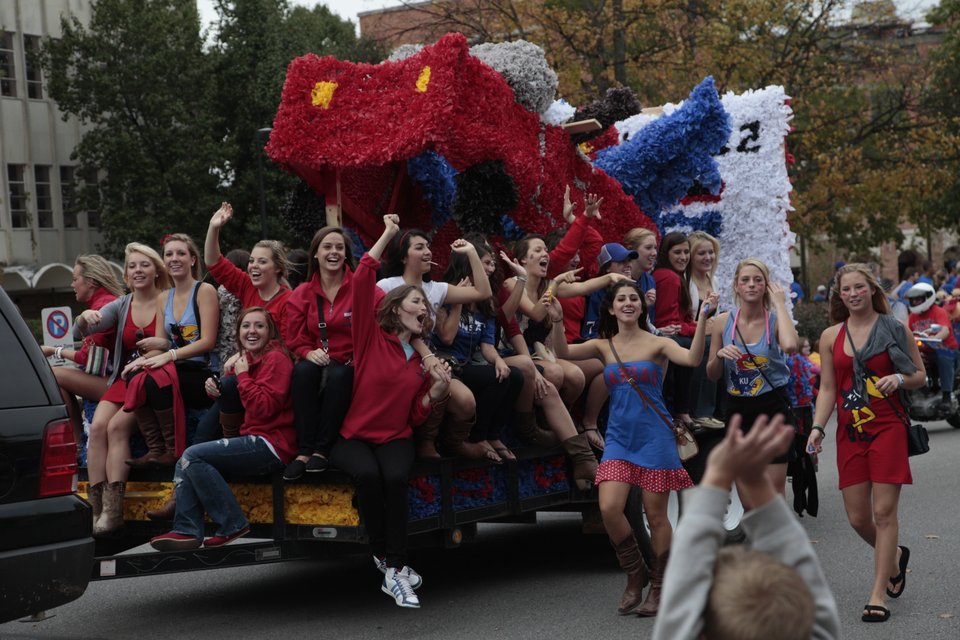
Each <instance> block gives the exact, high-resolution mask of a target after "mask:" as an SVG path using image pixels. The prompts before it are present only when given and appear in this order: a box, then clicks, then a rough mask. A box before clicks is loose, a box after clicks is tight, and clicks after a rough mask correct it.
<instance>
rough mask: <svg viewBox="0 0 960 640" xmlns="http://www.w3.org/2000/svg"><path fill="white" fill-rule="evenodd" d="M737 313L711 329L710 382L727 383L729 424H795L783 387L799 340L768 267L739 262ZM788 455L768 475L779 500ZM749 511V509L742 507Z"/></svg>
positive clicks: (735, 297)
mask: <svg viewBox="0 0 960 640" xmlns="http://www.w3.org/2000/svg"><path fill="white" fill-rule="evenodd" d="M733 300H734V302H735V303H736V304H737V308H736V309H735V310H734V311H730V312H728V313H721V314H720V315H719V316H717V318H716V320H715V321H714V323H713V336H712V338H711V341H710V359H709V360H708V361H707V376H709V378H710V379H711V380H720V379H721V378H722V379H723V385H724V387H725V388H726V393H727V398H726V415H725V421H726V423H727V424H729V423H730V418H731V417H732V416H733V415H734V414H736V413H739V414H740V416H741V418H742V422H741V425H742V428H744V429H749V428H750V425H752V424H753V423H754V422H755V421H756V419H757V416H759V415H767V416H770V417H772V416H774V415H776V414H778V413H781V414H784V418H785V421H786V423H787V424H792V425H793V426H794V427H796V424H794V418H793V412H792V410H791V408H790V401H789V399H788V396H787V392H786V389H785V387H786V386H787V384H788V382H789V379H790V371H789V369H788V367H787V363H786V356H785V355H784V352H788V353H793V352H795V351H796V350H797V346H798V345H799V344H800V337H799V336H798V335H797V330H796V329H795V328H794V326H793V322H792V321H791V319H790V314H789V313H787V307H786V294H785V293H784V289H783V287H781V286H780V285H778V284H777V283H775V282H771V281H770V271H769V269H767V265H765V264H764V263H763V262H761V261H759V260H757V259H755V258H748V259H746V260H741V261H740V263H739V264H738V265H737V269H736V272H735V273H734V278H733ZM787 462H788V452H784V454H783V455H781V456H778V457H777V458H775V459H774V460H772V461H771V463H770V466H769V467H768V468H767V475H768V476H769V477H770V480H771V481H772V482H773V486H774V487H776V488H777V491H779V492H780V493H781V494H783V493H784V489H785V485H786V481H787ZM744 506H747V507H749V506H750V505H744Z"/></svg>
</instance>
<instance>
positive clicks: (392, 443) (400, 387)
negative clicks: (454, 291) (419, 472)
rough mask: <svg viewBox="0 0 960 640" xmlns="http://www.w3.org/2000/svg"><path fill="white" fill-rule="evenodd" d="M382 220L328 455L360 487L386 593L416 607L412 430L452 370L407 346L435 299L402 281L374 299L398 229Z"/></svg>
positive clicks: (365, 269) (365, 264) (356, 292)
mask: <svg viewBox="0 0 960 640" xmlns="http://www.w3.org/2000/svg"><path fill="white" fill-rule="evenodd" d="M383 222H384V225H385V228H384V231H383V234H382V235H381V236H380V238H379V239H378V240H377V241H376V243H374V245H373V247H371V248H370V251H369V252H368V253H367V254H366V255H364V256H363V258H362V259H361V260H360V264H359V265H358V266H357V271H356V273H355V274H354V276H353V329H352V331H353V349H354V359H355V362H356V369H355V372H354V384H353V395H354V398H353V402H352V403H351V404H350V409H349V410H348V411H347V417H346V418H345V419H344V421H343V427H342V428H341V430H340V435H341V436H342V437H341V438H340V439H339V440H337V442H336V444H334V445H333V451H332V452H331V454H330V460H331V462H332V463H333V464H334V465H335V466H336V467H338V468H340V469H343V470H344V471H345V472H346V473H348V474H349V475H350V476H352V477H353V480H354V483H355V484H356V487H357V503H358V507H359V510H360V517H361V519H362V521H363V525H364V527H366V530H367V533H368V534H369V536H370V546H371V547H372V548H373V554H374V563H375V564H376V566H377V567H378V568H379V569H380V570H381V571H382V572H383V573H384V577H383V582H382V584H381V590H382V591H383V592H384V593H386V594H387V595H389V596H390V597H392V598H393V599H394V601H395V602H396V604H397V605H398V606H400V607H410V608H419V606H420V600H419V599H418V598H417V595H416V593H414V589H416V588H417V587H419V586H420V584H421V583H422V579H421V577H420V575H419V574H417V572H416V571H414V570H413V569H411V568H410V567H409V566H407V564H406V561H407V520H408V501H407V486H408V482H409V477H410V468H411V467H412V466H413V461H414V457H415V447H414V443H413V429H412V427H413V426H416V425H418V424H420V423H422V422H423V421H424V420H425V419H426V418H427V416H428V415H429V414H430V412H431V409H432V408H433V406H434V405H435V404H437V403H439V402H441V401H443V400H444V399H446V398H447V396H448V395H449V393H450V377H449V376H450V371H449V368H448V367H446V365H444V364H440V365H438V366H434V367H432V368H431V369H430V372H429V374H428V373H427V372H425V371H424V367H423V361H422V359H421V358H420V354H419V353H417V352H416V350H415V349H414V347H413V346H412V345H411V344H410V340H411V338H412V337H414V336H420V337H423V336H424V335H426V334H427V333H429V330H430V325H431V319H430V312H429V306H430V301H429V299H428V298H427V294H426V293H425V292H424V291H423V289H422V288H420V287H419V286H417V285H415V284H402V285H400V286H397V287H395V288H393V289H392V290H391V291H390V293H388V294H387V295H386V297H385V298H384V299H383V300H382V301H381V302H380V304H379V305H377V303H376V291H375V290H376V288H377V287H376V278H377V269H378V268H379V267H380V256H381V255H382V254H383V251H384V249H385V248H386V246H387V244H388V243H389V242H390V240H391V239H392V238H393V237H395V236H396V235H397V232H398V231H399V230H400V228H399V227H398V226H397V225H398V222H399V217H398V216H396V215H394V214H388V215H386V216H384V217H383ZM474 255H476V254H474Z"/></svg>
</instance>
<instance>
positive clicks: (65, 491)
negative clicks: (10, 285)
mask: <svg viewBox="0 0 960 640" xmlns="http://www.w3.org/2000/svg"><path fill="white" fill-rule="evenodd" d="M0 359H2V360H0V622H7V621H9V620H13V619H15V618H20V617H23V616H26V615H30V614H33V613H37V612H39V611H44V610H46V609H49V608H51V607H56V606H59V605H61V604H65V603H67V602H70V601H71V600H76V599H77V598H79V597H80V596H81V595H83V592H84V591H85V590H86V588H87V582H88V581H89V580H90V572H91V569H92V567H93V551H94V542H93V537H92V529H93V527H92V522H91V520H92V518H93V516H92V515H91V512H90V505H88V504H87V503H86V502H84V501H83V500H81V499H80V498H78V497H77V496H76V495H75V493H74V492H75V490H76V487H77V448H76V442H75V441H74V436H73V427H72V425H71V424H70V421H69V420H68V419H67V410H66V407H64V405H63V400H62V399H61V397H60V389H59V387H58V386H57V382H56V380H55V379H54V377H53V372H52V371H50V365H49V364H47V361H46V360H45V359H44V357H43V354H42V353H41V352H40V347H39V345H37V341H36V339H35V338H34V337H33V335H32V334H31V333H30V330H29V329H28V328H27V325H26V324H25V323H24V321H23V318H21V317H20V313H19V312H18V311H17V308H16V307H15V306H14V304H13V303H12V302H11V301H10V298H9V297H8V296H7V294H6V292H5V291H3V290H2V289H0Z"/></svg>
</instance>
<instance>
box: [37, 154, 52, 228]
mask: <svg viewBox="0 0 960 640" xmlns="http://www.w3.org/2000/svg"><path fill="white" fill-rule="evenodd" d="M33 177H34V181H35V182H36V185H37V225H38V226H39V227H40V228H41V229H52V228H53V195H52V192H51V190H50V167H48V166H46V165H42V164H38V165H36V166H35V167H34V168H33Z"/></svg>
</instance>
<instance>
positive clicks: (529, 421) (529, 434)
mask: <svg viewBox="0 0 960 640" xmlns="http://www.w3.org/2000/svg"><path fill="white" fill-rule="evenodd" d="M513 428H514V430H515V431H516V432H517V436H518V437H519V438H520V439H521V440H523V441H524V442H526V443H527V444H532V445H533V446H535V447H555V446H557V445H558V444H560V439H559V438H558V437H557V436H556V434H555V433H553V432H552V431H547V430H546V429H541V428H540V425H538V424H537V416H536V415H535V414H533V413H521V412H520V411H518V412H516V414H515V415H514V419H513Z"/></svg>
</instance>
